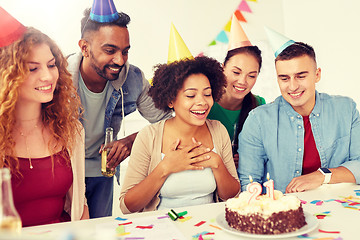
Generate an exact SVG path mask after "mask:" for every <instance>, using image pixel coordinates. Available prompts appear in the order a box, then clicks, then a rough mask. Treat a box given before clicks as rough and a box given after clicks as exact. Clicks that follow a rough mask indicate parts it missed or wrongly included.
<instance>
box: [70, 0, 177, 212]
mask: <svg viewBox="0 0 360 240" xmlns="http://www.w3.org/2000/svg"><path fill="white" fill-rule="evenodd" d="M129 22H130V17H129V16H128V15H127V14H125V13H123V12H117V10H116V8H115V5H114V3H113V1H112V0H94V3H93V6H92V8H91V10H90V9H87V10H85V12H84V17H83V19H82V21H81V39H80V41H79V47H80V50H81V52H80V53H78V54H74V55H72V56H70V57H69V59H68V61H69V67H68V68H69V72H70V73H71V74H72V75H73V82H74V86H75V87H76V88H77V90H78V94H79V95H80V98H81V102H82V105H83V107H84V116H83V121H82V123H83V125H84V128H85V147H86V153H85V158H86V161H85V162H86V168H85V172H86V173H85V176H86V179H85V181H86V197H87V201H88V206H89V212H90V217H91V218H95V217H103V216H111V215H112V202H113V201H112V199H113V177H112V176H113V174H114V173H115V171H116V169H117V170H119V167H118V166H119V164H120V163H121V162H122V161H123V160H124V159H125V158H127V157H128V156H129V154H130V151H131V147H132V144H133V141H134V139H135V136H136V133H135V134H132V135H129V136H127V137H123V138H121V139H119V140H116V141H113V142H112V143H111V146H112V147H111V150H109V153H108V155H107V162H106V158H105V165H106V163H107V166H106V167H105V168H106V169H105V171H107V172H108V173H107V174H104V175H105V176H103V175H102V171H103V170H104V169H102V167H101V152H102V150H103V144H104V139H105V129H107V128H108V127H111V128H113V130H114V134H113V135H114V136H117V135H118V133H119V130H120V128H121V130H122V131H124V130H125V127H124V121H123V120H124V117H125V116H126V115H128V114H130V113H132V112H134V111H135V110H139V112H140V113H141V115H142V116H143V117H144V118H146V119H147V120H148V121H149V122H151V123H154V122H156V121H158V120H161V119H164V118H167V117H170V114H165V113H164V112H162V111H160V110H159V109H157V108H155V106H154V103H153V101H152V99H151V98H150V97H149V96H148V94H147V93H148V89H149V87H150V84H149V82H148V81H147V80H146V79H145V77H144V74H143V72H142V71H141V70H140V69H139V68H137V67H136V66H133V65H131V64H129V62H128V61H127V59H128V52H129V49H130V40H129V32H128V29H127V25H128V23H129ZM124 135H125V134H124ZM105 156H106V155H105ZM116 172H117V173H116V174H117V177H119V175H118V174H119V171H116ZM109 176H110V177H109ZM118 179H119V178H118ZM118 182H119V181H118Z"/></svg>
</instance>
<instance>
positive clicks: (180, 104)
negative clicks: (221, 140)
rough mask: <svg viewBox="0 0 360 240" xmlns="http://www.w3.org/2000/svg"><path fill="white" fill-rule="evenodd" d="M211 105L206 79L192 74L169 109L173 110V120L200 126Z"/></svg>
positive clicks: (209, 88)
mask: <svg viewBox="0 0 360 240" xmlns="http://www.w3.org/2000/svg"><path fill="white" fill-rule="evenodd" d="M213 104H214V100H213V98H212V93H211V86H210V83H209V80H208V78H207V77H206V76H205V75H203V74H192V75H190V76H189V77H188V78H186V80H185V81H184V84H183V86H182V88H181V89H180V90H179V92H178V93H177V96H176V99H175V101H173V102H172V103H170V104H169V107H170V108H173V109H174V111H175V118H177V119H179V120H181V121H183V122H185V123H186V124H189V125H195V126H202V125H204V124H205V120H206V117H207V115H208V114H209V112H210V109H211V107H212V105H213Z"/></svg>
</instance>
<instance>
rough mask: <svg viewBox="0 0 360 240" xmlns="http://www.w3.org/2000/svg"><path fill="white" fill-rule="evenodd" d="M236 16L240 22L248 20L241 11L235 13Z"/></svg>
mask: <svg viewBox="0 0 360 240" xmlns="http://www.w3.org/2000/svg"><path fill="white" fill-rule="evenodd" d="M235 16H236V17H237V19H238V20H239V21H242V22H246V19H245V18H244V16H243V15H242V13H241V12H240V11H239V10H236V11H235Z"/></svg>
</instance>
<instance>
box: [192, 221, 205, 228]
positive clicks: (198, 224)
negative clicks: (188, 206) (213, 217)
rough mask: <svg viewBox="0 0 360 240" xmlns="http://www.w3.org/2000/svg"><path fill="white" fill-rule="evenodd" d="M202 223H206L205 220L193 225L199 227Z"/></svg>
mask: <svg viewBox="0 0 360 240" xmlns="http://www.w3.org/2000/svg"><path fill="white" fill-rule="evenodd" d="M204 223H206V221H201V222H198V223H197V224H195V225H194V226H195V227H200V226H201V225H203V224H204Z"/></svg>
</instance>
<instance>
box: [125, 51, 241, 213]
mask: <svg viewBox="0 0 360 240" xmlns="http://www.w3.org/2000/svg"><path fill="white" fill-rule="evenodd" d="M225 84H226V80H225V76H224V74H223V69H222V67H221V65H220V63H218V62H217V61H216V60H214V59H211V58H208V57H197V58H195V59H184V60H180V61H176V62H173V63H170V64H168V65H167V64H162V65H157V66H156V70H155V75H154V78H153V86H152V87H151V88H150V90H149V95H150V96H151V97H152V98H153V101H154V103H155V106H156V107H157V108H159V109H162V110H165V111H173V112H174V117H173V118H170V119H168V120H163V121H160V122H158V123H155V124H152V125H149V126H147V127H145V128H144V129H142V130H141V131H140V132H139V133H138V135H137V137H136V139H135V142H134V145H133V148H132V151H131V155H130V161H129V165H128V169H127V172H126V175H125V180H124V184H123V185H122V190H121V194H120V209H121V211H122V212H123V213H132V212H138V211H152V210H157V209H162V208H176V207H183V206H190V205H199V204H206V203H211V202H216V201H219V199H221V200H226V199H228V198H232V197H234V196H236V195H237V194H238V193H239V190H240V183H239V180H238V177H237V173H236V169H235V164H234V161H233V157H232V150H231V142H230V138H229V135H228V133H227V131H226V129H225V127H224V126H223V125H222V124H221V123H220V122H218V121H216V120H207V115H208V114H209V111H210V109H211V107H212V105H213V104H214V101H218V100H219V99H220V98H221V95H222V94H223V90H224V87H225Z"/></svg>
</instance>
